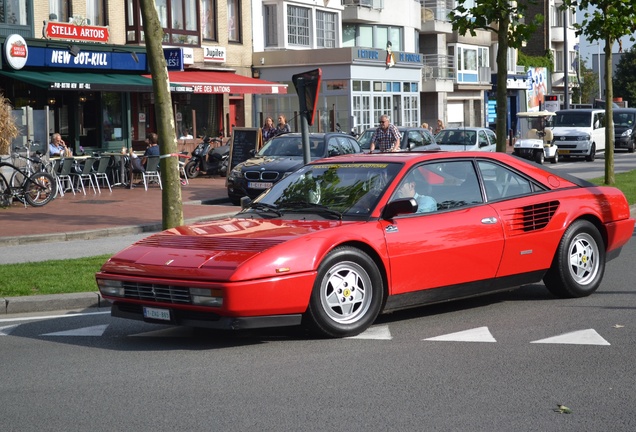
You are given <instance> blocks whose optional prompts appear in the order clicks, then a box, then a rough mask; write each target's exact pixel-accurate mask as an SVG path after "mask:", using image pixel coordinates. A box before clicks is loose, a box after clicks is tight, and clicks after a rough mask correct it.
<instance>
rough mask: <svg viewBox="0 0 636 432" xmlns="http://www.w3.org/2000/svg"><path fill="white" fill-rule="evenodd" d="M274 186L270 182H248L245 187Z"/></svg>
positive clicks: (260, 187) (266, 187) (265, 187)
mask: <svg viewBox="0 0 636 432" xmlns="http://www.w3.org/2000/svg"><path fill="white" fill-rule="evenodd" d="M272 186H274V183H272V182H248V183H247V187H248V188H250V189H269V188H271V187H272Z"/></svg>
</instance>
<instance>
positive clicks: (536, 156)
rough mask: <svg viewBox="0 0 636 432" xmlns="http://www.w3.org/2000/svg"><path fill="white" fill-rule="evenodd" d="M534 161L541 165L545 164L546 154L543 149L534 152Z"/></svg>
mask: <svg viewBox="0 0 636 432" xmlns="http://www.w3.org/2000/svg"><path fill="white" fill-rule="evenodd" d="M534 161H535V162H536V163H538V164H539V165H543V162H545V155H544V154H543V150H541V151H538V152H535V153H534Z"/></svg>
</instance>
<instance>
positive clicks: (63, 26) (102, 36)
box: [42, 21, 110, 43]
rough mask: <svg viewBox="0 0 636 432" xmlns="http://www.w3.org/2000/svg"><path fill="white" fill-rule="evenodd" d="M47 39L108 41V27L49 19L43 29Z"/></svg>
mask: <svg viewBox="0 0 636 432" xmlns="http://www.w3.org/2000/svg"><path fill="white" fill-rule="evenodd" d="M42 33H43V34H44V37H45V38H47V39H56V40H71V41H84V42H101V43H107V42H108V39H109V38H110V35H109V32H108V27H100V26H90V25H81V26H80V25H76V24H71V23H63V22H58V21H47V22H45V24H44V30H43V31H42Z"/></svg>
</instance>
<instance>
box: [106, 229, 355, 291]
mask: <svg viewBox="0 0 636 432" xmlns="http://www.w3.org/2000/svg"><path fill="white" fill-rule="evenodd" d="M351 223H356V222H343V221H327V220H319V221H282V220H267V219H247V218H246V219H241V218H227V219H221V220H216V221H211V222H206V223H199V224H194V225H188V226H182V227H177V228H172V229H169V230H166V231H163V232H161V233H158V234H154V235H152V236H150V237H147V238H145V239H142V240H140V241H138V242H136V243H135V244H133V245H132V246H129V247H128V248H126V249H124V250H123V251H121V252H119V253H117V254H116V255H114V256H113V257H112V258H111V259H110V260H109V261H108V262H107V263H106V264H104V266H103V267H102V271H103V272H107V273H118V274H129V275H137V276H142V275H143V276H153V277H174V276H175V271H179V277H183V278H188V279H202V280H203V279H205V280H209V281H211V280H215V281H225V280H232V279H234V278H236V277H237V272H238V271H239V270H240V268H241V266H244V267H248V268H249V276H250V277H252V278H253V277H264V276H265V275H267V272H268V271H269V270H268V269H269V268H271V266H269V267H268V263H270V264H272V263H274V262H276V261H278V260H281V259H282V258H283V257H286V256H288V257H291V256H295V257H299V256H301V255H303V252H306V250H305V251H303V249H306V248H307V244H308V243H307V242H308V241H309V240H305V238H307V237H310V236H311V235H312V234H313V233H316V232H318V231H322V230H325V229H329V228H337V227H339V226H343V225H348V224H351ZM299 239H302V240H301V241H298V240H299ZM294 241H296V243H297V244H298V245H297V246H296V247H294V246H293V245H292V246H290V243H293V242H294ZM283 244H285V248H284V251H283V250H282V249H283V248H282V247H281V245H283ZM295 250H296V252H294V251H295ZM297 268H299V267H297ZM261 273H263V274H261ZM243 277H245V276H243Z"/></svg>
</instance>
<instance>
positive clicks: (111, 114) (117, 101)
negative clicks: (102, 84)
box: [102, 92, 124, 142]
mask: <svg viewBox="0 0 636 432" xmlns="http://www.w3.org/2000/svg"><path fill="white" fill-rule="evenodd" d="M121 96H122V93H119V92H103V93H102V133H103V135H104V142H107V141H121V140H122V139H123V138H124V134H123V126H122V125H123V121H122V100H121Z"/></svg>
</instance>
